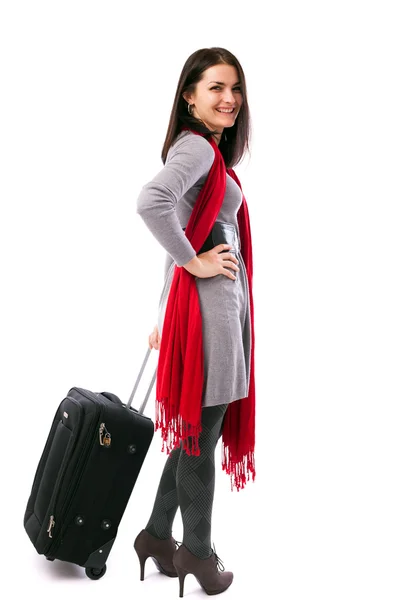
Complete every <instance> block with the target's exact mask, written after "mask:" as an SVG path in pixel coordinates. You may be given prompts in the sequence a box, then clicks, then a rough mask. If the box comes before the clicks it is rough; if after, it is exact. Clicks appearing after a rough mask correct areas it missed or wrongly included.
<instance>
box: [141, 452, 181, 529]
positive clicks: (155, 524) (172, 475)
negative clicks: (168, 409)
mask: <svg viewBox="0 0 400 600" xmlns="http://www.w3.org/2000/svg"><path fill="white" fill-rule="evenodd" d="M180 453H181V448H180V447H179V448H175V450H172V452H171V453H170V455H169V456H168V458H167V460H166V463H165V466H164V470H163V472H162V475H161V479H160V483H159V485H158V489H157V494H156V499H155V502H154V506H153V511H152V513H151V515H150V518H149V522H148V523H147V525H146V527H145V529H146V531H148V532H149V533H151V535H153V536H154V537H156V538H159V539H161V540H166V539H168V538H170V537H171V535H172V523H173V521H174V518H175V515H176V511H177V509H178V495H177V491H176V468H177V466H178V460H179V456H180Z"/></svg>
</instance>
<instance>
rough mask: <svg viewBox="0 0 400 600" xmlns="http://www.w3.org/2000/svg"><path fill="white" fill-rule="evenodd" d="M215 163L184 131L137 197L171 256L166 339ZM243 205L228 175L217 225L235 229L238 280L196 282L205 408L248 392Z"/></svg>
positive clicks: (205, 145)
mask: <svg viewBox="0 0 400 600" xmlns="http://www.w3.org/2000/svg"><path fill="white" fill-rule="evenodd" d="M213 161H214V149H213V148H212V146H211V144H210V143H209V142H208V141H207V140H206V139H205V138H204V137H202V136H199V135H196V134H195V133H193V132H191V131H187V130H185V131H182V132H181V133H179V134H178V136H177V137H176V139H175V141H174V143H173V144H172V145H171V147H170V149H169V152H168V154H167V158H166V162H165V165H164V167H163V169H162V170H161V171H160V172H159V173H158V174H157V175H156V176H155V177H154V178H153V179H152V180H151V181H149V182H148V183H146V184H145V185H144V186H143V188H142V190H141V192H140V194H139V196H138V198H137V205H136V212H137V213H138V214H139V215H140V216H141V218H142V219H143V221H144V223H145V225H146V226H147V227H148V229H149V230H150V231H151V233H152V234H153V236H154V237H155V238H156V240H157V241H158V242H159V243H160V244H161V245H162V246H163V248H164V249H165V250H166V252H167V255H166V260H165V269H164V278H165V280H164V287H163V290H162V293H161V297H160V302H159V312H158V328H159V331H160V335H161V337H162V327H163V322H164V317H165V309H166V306H167V300H168V294H169V290H170V287H171V282H172V278H173V274H174V267H175V265H178V266H179V267H181V266H182V265H185V264H186V263H187V262H189V261H190V260H191V259H192V258H193V257H194V256H196V251H195V249H194V248H193V246H192V245H191V243H190V241H189V240H188V239H187V237H186V235H185V232H184V231H183V227H186V225H187V223H188V221H189V218H190V215H191V213H192V210H193V207H194V204H195V202H196V198H197V196H198V194H199V192H200V190H201V188H202V186H203V184H204V182H205V180H206V178H207V175H208V173H209V170H210V168H211V166H212V164H213ZM241 202H242V192H241V190H240V187H239V186H238V185H237V183H236V181H234V180H233V179H232V177H230V176H229V175H228V174H227V176H226V191H225V197H224V200H223V203H222V206H221V210H220V212H219V213H218V216H217V221H223V222H225V223H231V224H233V225H234V226H235V227H236V231H237V239H238V241H239V248H238V249H236V250H235V248H233V249H232V250H230V251H229V252H232V253H233V254H234V255H235V256H236V258H237V259H238V261H239V263H238V267H239V269H240V270H239V271H235V270H234V269H231V270H232V272H233V273H234V275H235V276H236V280H233V279H230V278H229V277H227V276H226V275H221V274H219V275H216V276H215V277H207V278H200V277H196V278H195V279H196V285H197V290H198V295H199V302H200V310H201V316H202V327H203V329H202V332H203V353H204V385H203V400H202V405H203V406H216V405H218V404H228V403H230V402H233V401H234V400H238V399H240V398H245V397H246V396H248V393H249V383H250V354H251V320H250V298H249V288H248V280H247V274H246V267H245V264H244V261H243V257H242V255H241V253H240V236H239V228H238V223H237V212H238V210H239V208H240V205H241Z"/></svg>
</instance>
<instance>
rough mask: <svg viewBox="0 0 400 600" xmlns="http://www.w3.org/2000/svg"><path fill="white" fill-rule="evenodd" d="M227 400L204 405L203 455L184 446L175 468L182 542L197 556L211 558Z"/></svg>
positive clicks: (201, 447) (201, 452) (200, 444)
mask: <svg viewBox="0 0 400 600" xmlns="http://www.w3.org/2000/svg"><path fill="white" fill-rule="evenodd" d="M227 408H228V404H220V405H217V406H210V407H204V408H203V409H202V417H201V423H202V432H201V434H200V436H199V447H200V456H188V455H187V454H186V452H185V451H184V450H181V452H180V455H179V461H178V465H177V470H176V487H177V495H178V502H179V506H180V510H181V513H182V520H183V544H184V545H185V546H186V548H187V549H188V550H190V552H192V553H193V554H195V555H196V556H197V557H198V558H204V559H206V558H209V557H210V556H211V554H212V549H211V516H212V506H213V501H214V488H215V462H214V455H215V448H216V445H217V442H218V439H219V437H220V435H221V433H222V423H223V420H224V416H225V412H226V409H227Z"/></svg>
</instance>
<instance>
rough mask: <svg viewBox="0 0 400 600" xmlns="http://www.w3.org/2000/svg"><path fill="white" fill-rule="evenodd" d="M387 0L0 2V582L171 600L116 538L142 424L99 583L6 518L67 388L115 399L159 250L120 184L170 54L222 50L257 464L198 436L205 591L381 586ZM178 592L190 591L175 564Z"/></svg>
mask: <svg viewBox="0 0 400 600" xmlns="http://www.w3.org/2000/svg"><path fill="white" fill-rule="evenodd" d="M396 4H397V3H396V2H394V1H393V2H388V1H386V2H385V1H384V0H380V1H379V2H378V1H375V2H373V1H371V2H361V1H360V2H356V1H351V0H346V1H343V0H341V1H338V0H336V1H335V2H316V1H314V2H311V1H304V2H289V1H282V0H279V2H278V1H276V2H266V3H258V2H257V3H256V2H255V1H249V2H245V3H243V2H240V3H239V2H232V1H229V2H207V1H202V2H200V3H198V2H197V3H194V2H174V1H169V2H165V3H161V2H160V3H159V4H154V3H150V2H148V3H144V4H137V3H135V2H133V1H131V2H127V1H125V2H123V1H116V0H114V1H113V2H111V1H109V2H104V1H99V0H96V1H95V2H94V1H86V0H79V2H78V1H73V0H69V1H68V2H66V1H65V2H61V1H57V0H52V1H47V2H44V1H39V0H36V1H35V2H31V1H29V2H22V1H18V0H9V1H7V0H4V1H3V2H2V4H1V11H0V23H1V24H0V53H1V72H0V79H1V95H0V102H1V107H0V108H1V111H0V116H1V134H0V144H1V182H0V183H1V190H0V191H1V217H0V221H1V240H0V244H1V248H0V250H1V351H2V357H1V392H2V411H1V412H2V417H1V426H2V427H1V429H2V431H1V450H2V451H1V454H0V456H1V469H2V472H1V490H2V491H1V524H2V530H1V540H2V543H1V552H2V559H1V560H2V562H1V570H2V578H1V585H2V586H3V587H4V588H6V589H7V592H6V594H7V596H6V597H7V598H16V597H18V598H21V597H27V596H28V594H29V597H31V596H32V594H34V597H38V598H41V600H46V599H50V598H52V599H53V598H55V597H57V598H59V599H62V598H68V599H69V598H71V597H73V595H75V597H77V598H85V599H89V598H93V599H96V600H97V599H98V598H100V597H101V598H143V599H146V598H155V597H162V598H164V599H165V600H167V599H168V598H171V599H173V598H177V597H178V581H177V580H176V579H175V580H173V579H168V578H166V577H164V576H162V575H160V574H159V573H158V572H157V571H156V568H155V566H154V564H153V563H152V562H151V561H148V563H147V565H146V567H147V568H146V580H145V581H144V582H140V581H139V563H138V560H137V557H136V555H135V554H134V551H133V548H132V544H133V540H134V538H135V536H136V535H137V533H138V532H139V531H140V529H141V528H142V527H143V526H144V525H145V523H146V522H147V518H148V516H149V513H150V510H151V507H152V503H153V499H154V495H155V492H156V489H157V485H158V481H159V476H160V475H161V471H162V468H163V465H164V462H165V459H166V456H165V454H164V453H162V452H161V451H160V448H161V442H160V435H159V433H158V432H157V433H156V434H155V437H154V440H153V444H152V446H151V448H150V451H149V454H148V458H147V460H146V463H145V465H144V467H143V470H142V473H141V474H140V477H139V480H138V482H137V485H136V487H135V489H134V491H133V494H132V497H131V500H130V502H129V504H128V507H127V509H126V512H125V515H124V517H123V520H122V522H121V526H120V531H119V536H118V538H117V540H116V542H115V545H114V548H113V550H112V553H111V555H110V558H109V561H108V570H107V574H106V575H105V576H104V578H102V579H101V580H99V581H91V580H89V579H88V578H87V577H86V576H85V574H84V571H83V569H81V568H80V567H77V566H74V565H70V564H67V563H61V562H60V561H55V562H53V563H50V562H48V561H46V560H45V559H44V557H43V556H39V555H38V554H37V553H36V551H35V549H34V548H33V546H32V545H31V543H30V541H29V538H28V537H27V535H26V533H25V531H24V528H23V515H24V511H25V507H26V503H27V500H28V496H29V493H30V488H31V485H32V481H33V476H34V473H35V470H36V466H37V463H38V461H39V458H40V456H41V453H42V450H43V446H44V443H45V440H46V438H47V434H48V430H49V428H50V425H51V422H52V419H53V415H54V413H55V410H56V408H57V406H58V404H59V403H60V402H61V400H62V399H63V398H64V396H65V395H66V394H67V392H68V390H69V389H70V388H71V387H72V386H81V387H85V388H88V389H91V390H93V391H103V390H107V391H112V392H114V393H116V394H117V395H119V396H120V398H121V399H122V400H123V401H126V400H127V398H128V397H129V394H130V392H131V389H132V387H133V384H134V382H135V380H136V376H137V373H138V370H139V367H140V365H141V364H142V360H143V358H144V355H145V352H146V349H147V339H148V335H149V334H150V332H151V330H152V329H153V326H154V325H155V324H156V319H157V307H158V302H159V297H160V293H161V290H162V286H163V268H164V257H165V251H164V249H163V248H162V247H161V246H159V244H158V243H157V242H156V241H155V239H154V238H153V236H152V234H151V233H150V232H149V231H148V230H147V229H146V227H145V225H144V223H143V222H142V221H141V219H140V217H139V216H138V215H137V214H136V212H135V211H136V205H135V202H136V198H137V196H138V194H139V192H140V190H141V187H142V186H143V185H144V184H145V183H146V182H147V181H149V180H150V179H151V178H152V177H153V176H154V175H155V174H156V173H157V172H158V171H159V170H160V169H161V168H162V162H161V157H160V156H161V148H162V144H163V142H164V138H165V134H166V129H167V123H168V120H169V116H170V111H171V108H172V102H173V97H174V95H175V90H176V85H177V82H178V78H179V75H180V72H181V69H182V67H183V65H184V62H185V61H186V59H187V57H188V56H189V55H190V54H191V53H192V52H194V51H195V50H197V49H199V48H202V47H209V46H222V47H226V48H227V49H229V50H230V51H231V52H233V53H234V54H235V55H236V56H237V58H238V59H239V61H240V62H241V64H242V66H243V69H244V72H245V74H246V79H247V86H248V100H249V104H250V110H251V116H252V124H253V137H252V153H251V157H248V158H247V159H246V160H245V161H244V162H243V163H242V164H241V165H239V166H238V167H237V168H236V172H237V174H238V176H239V177H240V179H241V182H242V185H243V190H244V193H245V196H246V199H247V202H248V206H249V211H250V217H251V224H252V237H253V252H254V303H255V319H256V392H257V448H256V452H257V454H256V461H257V462H256V465H257V478H256V482H255V483H249V484H248V485H247V488H246V489H245V490H244V491H241V492H239V493H237V492H233V493H232V492H231V491H230V485H229V479H228V477H227V476H226V475H225V474H224V473H223V472H222V470H221V468H220V446H218V448H217V453H216V465H217V481H216V494H215V504H214V517H213V531H212V539H213V541H214V543H215V545H216V549H217V552H218V554H219V555H220V556H221V558H222V560H223V561H224V564H225V567H226V568H227V569H229V570H233V571H234V574H235V579H234V582H233V584H232V586H231V588H230V589H229V590H228V591H227V592H226V593H225V595H224V597H226V598H231V599H233V598H243V597H244V596H246V597H251V598H268V599H271V600H294V599H298V598H307V600H321V599H323V600H331V599H332V600H337V599H338V598H341V599H342V600H354V599H356V598H357V599H358V598H360V599H361V598H362V599H363V600H366V599H374V600H375V599H376V600H378V599H379V600H380V599H381V598H385V600H398V599H399V597H400V578H399V564H400V544H399V539H400V516H399V515H400V511H399V506H400V487H399V457H400V452H399V450H400V449H399V439H400V436H399V417H400V409H399V391H400V390H399V388H400V382H399V359H400V342H399V339H400V319H399V307H400V289H399V257H400V248H399V245H400V244H399V226H400V223H399V199H400V194H399V191H400V190H399V188H400V185H399V159H400V150H399V139H400V127H399V125H400V123H399V106H400V93H399V92H400V90H399V61H398V57H399V52H400V48H399V45H400V44H399V35H398V33H399V19H398V17H397V15H396V14H395V8H396ZM397 8H398V7H397ZM150 359H151V360H150V361H149V362H150V365H149V366H148V369H147V381H144V379H146V376H145V377H144V378H143V382H142V383H143V385H142V384H141V386H140V388H139V392H138V397H137V404H139V402H141V400H142V399H143V395H144V393H145V390H146V389H147V385H148V382H149V381H150V378H151V376H152V373H153V371H154V369H155V367H156V364H157V351H155V350H153V352H152V355H151V357H150ZM154 395H155V389H154V388H153V392H152V396H151V399H150V403H149V405H148V407H147V414H149V415H150V416H152V417H154ZM181 533H182V530H181V520H180V515H179V513H178V515H177V520H176V530H175V535H176V537H177V539H178V540H179V539H181ZM2 595H3V592H2ZM185 596H187V597H190V598H203V597H205V594H204V592H203V591H202V590H201V589H200V587H199V585H198V583H197V581H196V580H195V579H194V577H191V576H190V577H188V578H187V580H186V586H185Z"/></svg>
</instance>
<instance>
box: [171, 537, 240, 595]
mask: <svg viewBox="0 0 400 600" xmlns="http://www.w3.org/2000/svg"><path fill="white" fill-rule="evenodd" d="M172 562H173V563H174V566H175V569H176V572H177V573H178V577H179V597H180V598H183V586H184V583H185V577H186V575H189V574H192V575H194V576H195V577H196V579H197V581H198V582H199V584H200V585H201V587H202V588H203V590H204V591H205V592H206V594H208V595H209V596H213V595H215V594H220V593H221V592H224V591H225V590H227V589H228V587H229V586H230V585H231V583H232V581H233V573H232V572H231V571H225V568H224V565H223V563H222V561H221V559H220V558H219V557H218V556H217V554H216V552H215V546H214V551H213V553H212V555H211V556H210V557H209V558H206V559H202V558H198V557H197V556H195V555H194V554H192V552H190V550H188V549H187V548H186V546H184V545H183V544H182V545H181V546H180V547H179V548H178V550H177V551H176V552H175V554H174V556H173V559H172ZM221 571H222V572H221Z"/></svg>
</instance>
